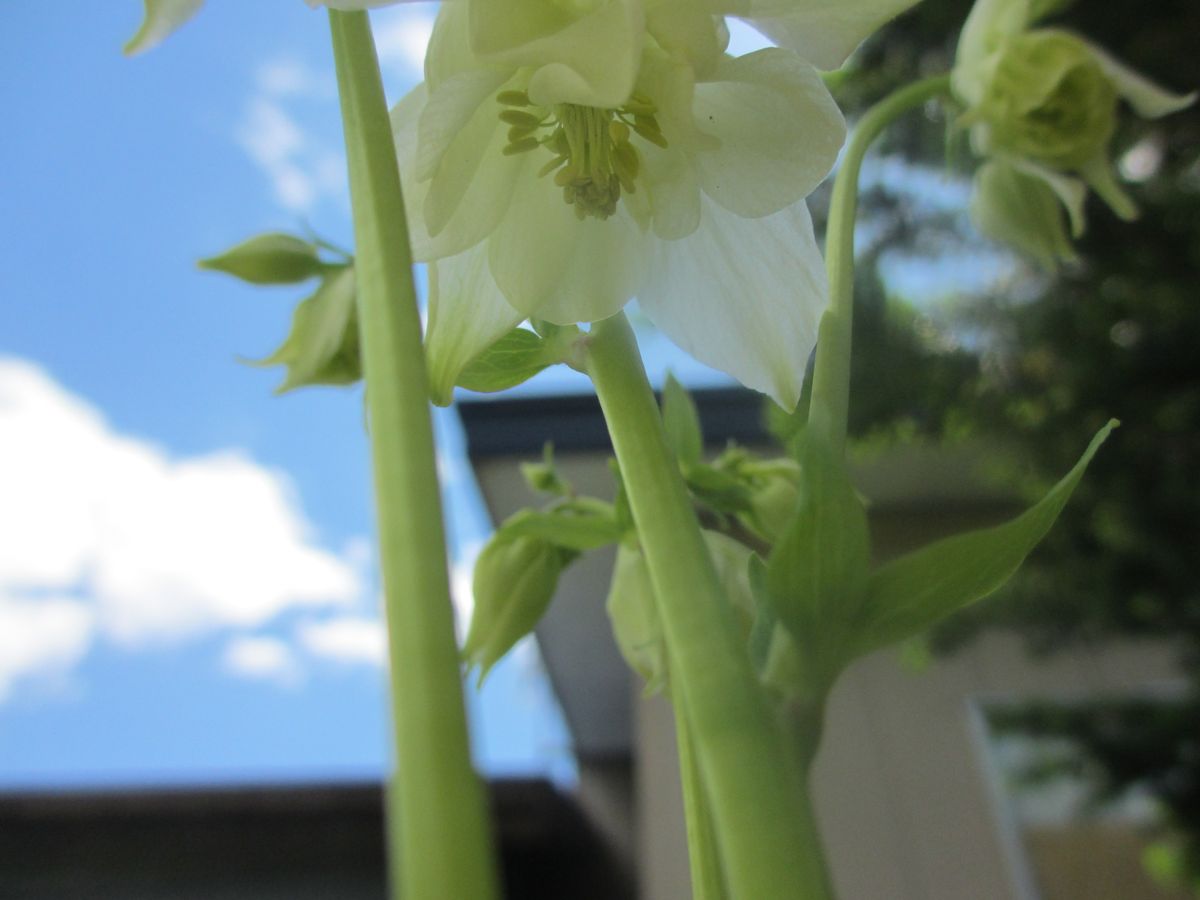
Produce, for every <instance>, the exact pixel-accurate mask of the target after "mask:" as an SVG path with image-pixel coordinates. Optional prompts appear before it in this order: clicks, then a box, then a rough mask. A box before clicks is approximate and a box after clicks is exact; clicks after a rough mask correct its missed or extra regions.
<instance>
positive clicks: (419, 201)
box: [393, 0, 912, 408]
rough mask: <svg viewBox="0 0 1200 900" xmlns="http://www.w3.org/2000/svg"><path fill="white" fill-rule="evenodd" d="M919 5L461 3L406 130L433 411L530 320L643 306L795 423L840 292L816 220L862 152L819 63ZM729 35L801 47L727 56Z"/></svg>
mask: <svg viewBox="0 0 1200 900" xmlns="http://www.w3.org/2000/svg"><path fill="white" fill-rule="evenodd" d="M911 2H912V0H902V2H891V3H882V4H881V3H879V2H877V0H846V2H843V3H841V4H839V8H838V10H837V11H836V14H835V13H834V12H831V10H830V4H828V3H825V2H814V0H773V2H767V0H487V2H472V0H467V2H458V3H455V2H448V3H444V4H443V5H442V9H441V11H440V13H439V16H438V19H437V22H436V25H435V27H434V32H433V37H432V39H431V43H430V47H429V52H428V55H427V62H426V79H425V82H424V83H423V84H422V85H420V86H418V87H417V88H416V89H415V90H414V91H413V92H412V93H411V94H409V95H408V96H407V97H406V98H404V99H403V100H402V101H401V102H400V104H399V105H398V106H397V108H396V109H395V110H394V112H393V123H394V126H395V130H396V137H397V150H398V152H399V155H400V165H401V172H402V175H403V177H404V187H405V196H406V200H407V203H408V207H409V212H410V219H411V222H410V230H411V234H412V238H413V246H414V251H415V254H416V258H417V259H419V260H421V261H424V262H428V263H429V264H430V273H431V278H430V283H431V312H430V325H429V333H428V338H427V347H428V354H429V360H430V371H431V380H432V382H433V388H434V394H435V397H436V398H437V399H439V400H440V401H445V400H448V399H449V393H450V390H451V389H452V387H453V385H454V383H455V380H456V378H457V376H458V373H459V372H460V371H461V369H462V367H463V366H464V365H465V364H466V363H467V362H468V361H469V360H470V359H471V358H472V357H473V356H475V355H477V354H478V353H479V352H481V351H482V350H484V349H485V348H486V347H488V346H489V345H491V344H492V343H494V342H495V341H496V340H498V339H499V338H500V337H501V336H502V335H504V334H505V333H507V332H508V331H509V330H510V329H511V328H513V327H514V326H515V325H516V324H517V323H519V322H520V321H522V320H523V319H526V318H534V319H541V320H546V321H548V322H551V323H555V324H573V323H578V322H592V321H596V320H599V319H603V318H605V317H607V316H610V315H613V314H614V313H616V312H617V311H618V310H620V309H621V308H622V307H623V306H624V305H625V304H626V303H627V302H628V301H629V300H630V299H631V298H633V297H634V296H636V297H637V298H638V300H639V303H640V305H641V308H642V310H643V311H644V312H645V313H646V314H647V315H648V316H649V317H650V318H651V319H652V320H653V321H654V322H655V324H656V325H657V326H658V327H659V328H660V329H661V330H662V331H663V332H665V333H666V334H667V335H668V336H669V337H670V338H671V339H672V340H673V341H675V343H677V344H678V345H679V346H681V347H682V348H684V349H685V350H687V351H688V352H689V353H691V354H692V355H693V356H695V357H696V358H697V359H699V360H701V361H702V362H705V363H707V364H709V365H711V366H714V367H715V368H718V369H721V370H723V371H725V372H727V373H729V374H731V375H733V376H734V377H736V378H737V379H738V380H739V381H741V382H742V383H743V384H745V385H747V386H749V387H752V388H755V389H757V390H760V391H763V392H765V393H767V394H770V395H771V396H772V397H773V398H774V399H775V400H776V401H778V402H779V403H780V404H782V405H783V406H785V407H788V408H791V407H792V406H794V405H795V403H796V401H797V399H798V397H799V394H800V387H801V382H802V379H803V375H804V371H805V367H806V365H807V362H808V357H809V354H810V352H811V350H812V348H813V346H814V343H815V340H816V333H817V325H818V321H819V319H820V316H821V313H822V311H823V309H824V307H825V304H826V299H827V292H828V289H827V285H826V281H825V274H824V266H823V264H822V261H821V257H820V253H819V251H818V248H817V244H816V240H815V237H814V235H813V229H812V223H811V220H810V218H809V214H808V210H807V207H806V205H805V202H804V198H805V197H806V196H807V195H808V194H809V193H810V192H811V191H812V189H813V188H814V187H815V186H816V185H817V184H818V183H820V181H821V180H822V179H824V177H825V176H826V175H827V174H828V172H829V170H830V168H831V167H832V166H833V164H834V162H835V161H836V159H837V154H838V151H839V149H840V147H841V144H842V142H843V139H844V137H845V125H844V122H843V119H842V116H841V114H840V112H839V111H838V108H837V106H836V104H835V103H834V102H833V99H832V98H831V97H830V95H829V93H828V91H827V90H826V88H825V86H824V83H823V81H822V80H821V77H820V73H819V71H818V69H817V67H816V66H815V65H814V64H813V63H814V62H816V63H817V64H819V65H821V66H824V67H836V66H838V65H840V64H841V63H842V62H843V61H844V59H845V56H846V55H847V54H848V53H849V52H850V51H851V50H852V49H853V48H854V47H855V46H856V45H857V44H858V43H859V42H860V41H861V40H862V39H863V38H864V37H865V36H866V35H867V34H868V33H869V32H870V31H871V30H873V29H874V28H875V27H876V26H877V25H879V24H880V22H881V21H882V20H884V19H886V18H888V17H890V16H891V15H894V14H895V13H896V12H898V11H899V10H900V9H902V8H904V7H906V6H908V5H911ZM726 15H735V16H740V17H743V18H746V19H748V20H750V21H751V22H752V24H754V25H756V26H757V27H759V28H760V29H761V30H763V31H764V32H766V33H767V34H769V35H770V36H772V37H773V38H775V39H776V40H778V41H780V42H781V43H783V44H784V45H785V46H782V47H777V48H769V49H766V50H761V51H758V52H756V53H751V54H748V55H746V56H743V57H740V58H734V57H732V56H730V55H728V54H727V53H726V52H725V51H726V47H727V44H728V40H729V34H728V31H727V30H726V27H725V16H726ZM797 48H798V49H800V50H808V51H811V52H812V54H813V59H812V61H809V60H806V59H805V57H804V56H803V55H802V54H801V53H800V52H797Z"/></svg>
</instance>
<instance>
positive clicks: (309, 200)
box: [234, 59, 346, 214]
mask: <svg viewBox="0 0 1200 900" xmlns="http://www.w3.org/2000/svg"><path fill="white" fill-rule="evenodd" d="M335 96H336V94H335V91H334V86H333V83H332V81H331V80H330V79H329V78H327V77H323V76H321V75H318V74H317V73H315V72H313V71H311V70H310V69H308V68H307V67H305V66H304V65H303V64H302V63H300V62H298V61H296V60H288V59H281V60H274V61H272V62H269V63H266V64H264V65H263V66H261V67H260V68H259V70H258V72H257V73H256V74H255V88H254V92H253V94H252V95H251V97H250V99H249V101H248V102H247V103H246V107H245V110H244V112H243V114H242V117H241V120H240V121H239V123H238V125H237V128H236V129H235V132H234V137H235V139H236V140H237V142H238V145H239V146H241V148H242V149H243V150H244V151H246V154H247V155H248V156H249V157H250V159H251V160H253V161H254V162H255V163H256V164H257V165H258V166H259V168H261V169H262V170H263V172H264V173H265V174H266V175H267V177H268V179H269V180H270V182H271V185H272V187H273V189H274V191H275V198H276V200H278V202H279V204H280V205H281V206H283V207H284V208H285V209H286V210H288V211H289V212H293V213H297V214H307V213H309V212H311V211H312V210H313V208H314V207H315V206H316V205H317V204H318V203H319V202H320V201H321V200H324V199H327V198H335V197H341V196H342V195H344V193H345V189H346V164H345V160H344V158H343V156H342V154H341V153H340V152H339V151H338V150H336V149H335V147H334V145H333V144H332V142H331V141H325V140H323V139H321V138H319V137H318V136H317V135H315V134H313V133H311V132H310V131H309V130H307V129H305V128H304V127H302V126H301V124H300V122H299V120H298V118H297V117H296V115H295V114H294V113H293V111H292V110H291V109H290V107H291V106H294V105H295V104H297V103H303V102H306V101H313V100H319V101H326V105H328V102H327V101H329V100H330V99H331V98H333V97H335Z"/></svg>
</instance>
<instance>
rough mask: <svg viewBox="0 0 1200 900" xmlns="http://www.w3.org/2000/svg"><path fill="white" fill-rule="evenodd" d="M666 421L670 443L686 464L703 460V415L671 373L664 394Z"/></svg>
mask: <svg viewBox="0 0 1200 900" xmlns="http://www.w3.org/2000/svg"><path fill="white" fill-rule="evenodd" d="M662 416H663V425H664V426H665V427H666V430H667V443H668V444H670V446H671V449H672V450H673V451H674V452H675V457H676V459H678V460H679V462H680V464H681V465H683V466H689V465H693V464H695V463H698V462H700V458H701V456H703V454H704V435H703V433H702V432H701V430H700V416H699V414H698V413H697V412H696V404H695V403H693V402H692V398H691V396H690V395H689V394H688V392H687V391H686V390H684V387H683V385H681V384H680V383H679V382H678V381H676V380H675V376H674V375H667V383H666V384H665V385H664V386H663V395H662Z"/></svg>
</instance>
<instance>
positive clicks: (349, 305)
mask: <svg viewBox="0 0 1200 900" xmlns="http://www.w3.org/2000/svg"><path fill="white" fill-rule="evenodd" d="M358 340H359V335H358V309H357V302H356V291H355V278H354V268H353V267H352V266H343V267H340V268H336V269H332V270H329V271H328V273H327V274H326V276H325V277H324V278H323V279H322V280H321V285H320V287H318V288H317V290H316V292H314V293H313V294H312V295H311V296H309V297H307V298H306V299H304V300H302V301H301V302H300V303H299V305H297V306H296V309H295V312H294V313H293V314H292V327H291V331H289V332H288V336H287V339H286V340H284V342H283V343H282V344H281V345H280V346H279V349H277V350H276V351H275V352H274V353H272V354H271V355H270V356H268V357H266V358H265V359H261V360H255V361H254V363H253V364H254V365H260V366H287V377H286V378H285V379H284V381H283V384H281V385H280V386H279V387H278V388H277V389H276V393H280V394H282V393H284V392H286V391H290V390H294V389H295V388H298V387H306V386H309V385H317V384H329V385H346V384H353V383H354V382H356V381H358V380H360V379H361V378H362V361H361V359H360V356H359V346H358Z"/></svg>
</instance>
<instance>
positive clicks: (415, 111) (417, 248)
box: [391, 83, 433, 262]
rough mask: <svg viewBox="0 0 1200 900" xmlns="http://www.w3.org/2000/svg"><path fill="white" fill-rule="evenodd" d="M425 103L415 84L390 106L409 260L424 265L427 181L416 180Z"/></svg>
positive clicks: (429, 247)
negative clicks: (418, 137) (402, 197)
mask: <svg viewBox="0 0 1200 900" xmlns="http://www.w3.org/2000/svg"><path fill="white" fill-rule="evenodd" d="M427 100H428V90H427V89H426V85H425V84H424V83H421V84H418V85H417V86H416V87H415V88H413V89H412V90H411V91H409V92H408V93H407V94H405V95H404V97H403V98H402V99H401V100H400V102H399V103H397V104H396V105H395V106H393V107H392V112H391V124H392V137H393V138H394V139H395V142H396V159H397V161H398V164H399V166H400V182H401V187H402V188H403V191H404V209H405V212H406V213H407V216H408V240H409V243H410V244H411V245H412V253H413V259H415V260H416V261H417V262H428V261H429V260H430V259H432V258H433V241H432V238H430V236H429V229H428V228H427V227H426V225H425V216H424V214H423V213H422V210H423V209H424V208H425V195H426V194H428V193H429V182H427V181H417V179H416V170H417V165H416V160H417V131H418V125H419V123H420V120H421V111H422V110H423V109H424V108H425V104H426V102H427Z"/></svg>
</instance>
